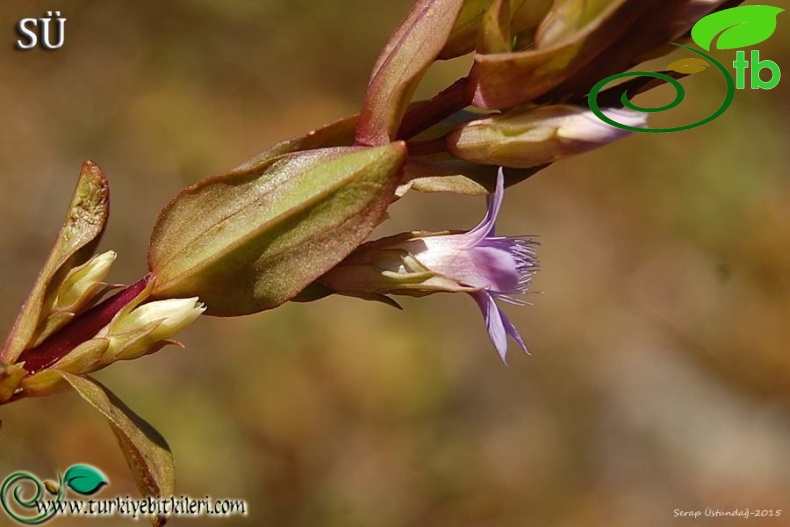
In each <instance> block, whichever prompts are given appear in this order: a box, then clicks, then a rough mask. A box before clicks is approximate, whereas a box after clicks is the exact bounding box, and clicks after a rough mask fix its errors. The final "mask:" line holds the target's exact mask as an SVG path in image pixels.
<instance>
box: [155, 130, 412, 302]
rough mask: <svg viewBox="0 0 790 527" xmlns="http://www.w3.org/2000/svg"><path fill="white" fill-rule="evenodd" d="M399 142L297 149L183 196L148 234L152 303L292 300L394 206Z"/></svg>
mask: <svg viewBox="0 0 790 527" xmlns="http://www.w3.org/2000/svg"><path fill="white" fill-rule="evenodd" d="M405 157H406V151H405V145H404V144H403V143H392V144H390V145H387V146H383V147H378V148H367V147H346V148H329V149H321V150H310V151H306V152H297V153H294V154H286V155H283V156H279V157H276V158H274V159H271V160H269V161H267V162H265V163H261V164H259V165H257V166H255V167H254V168H253V169H248V170H236V171H232V172H230V173H228V174H224V175H221V176H217V177H214V178H209V179H206V180H204V181H201V182H199V183H198V184H196V185H193V186H192V187H190V188H188V189H186V190H184V191H183V192H181V194H179V195H178V196H177V197H176V198H175V199H174V200H173V201H172V202H171V203H170V204H169V205H168V206H167V207H166V208H165V209H164V210H163V211H162V214H161V215H160V217H159V220H158V222H157V224H156V226H155V228H154V232H153V235H152V238H151V248H150V252H149V266H150V268H151V270H152V272H153V273H154V275H155V276H156V278H155V286H154V291H153V296H154V297H155V298H179V297H192V296H197V297H199V298H200V300H201V301H203V302H205V304H206V306H207V308H208V309H207V314H213V315H218V316H235V315H242V314H249V313H255V312H258V311H262V310H264V309H270V308H273V307H276V306H278V305H280V304H281V303H283V302H285V301H287V300H289V299H290V298H292V297H293V296H295V295H296V294H297V293H299V292H300V291H301V290H302V289H304V288H305V287H306V286H307V285H308V284H310V282H312V281H313V280H314V279H315V278H317V277H318V276H320V275H322V274H323V273H324V272H326V270H327V269H329V268H331V267H332V266H333V265H335V264H336V263H337V262H339V261H340V260H342V259H343V258H344V257H345V256H346V255H347V254H348V253H350V252H351V251H352V250H354V248H356V246H357V245H359V244H360V243H361V242H362V241H363V240H364V238H366V237H367V235H368V234H370V232H371V231H372V230H373V228H374V227H375V226H376V225H377V224H378V222H379V220H380V219H381V216H382V214H384V211H385V210H386V207H387V206H388V205H389V203H390V202H391V200H392V197H393V195H394V192H395V187H396V185H397V183H398V181H399V179H400V174H401V167H402V164H403V161H404V159H405Z"/></svg>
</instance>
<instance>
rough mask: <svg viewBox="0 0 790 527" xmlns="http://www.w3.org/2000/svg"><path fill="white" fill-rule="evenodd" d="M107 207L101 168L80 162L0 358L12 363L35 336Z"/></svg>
mask: <svg viewBox="0 0 790 527" xmlns="http://www.w3.org/2000/svg"><path fill="white" fill-rule="evenodd" d="M109 210H110V188H109V185H108V183H107V178H106V177H105V176H104V173H103V172H102V170H101V168H99V167H98V166H97V165H95V164H93V163H92V162H90V161H85V163H84V164H83V165H82V171H81V173H80V177H79V180H78V181H77V188H76V189H75V190H74V195H73V196H72V198H71V205H70V206H69V210H68V213H67V214H66V220H65V222H64V223H63V227H61V229H60V233H59V234H58V237H57V239H56V240H55V244H54V245H53V247H52V250H51V251H50V253H49V256H48V257H47V261H46V263H45V264H44V267H42V268H41V271H40V272H39V274H38V278H37V279H36V283H35V284H34V286H33V289H32V290H31V291H30V294H29V295H28V297H27V300H26V301H25V304H24V306H22V309H21V310H20V311H19V314H18V315H17V319H16V322H15V324H14V327H13V328H11V332H10V333H9V335H8V339H7V340H6V343H5V346H4V347H3V351H2V353H0V360H3V361H5V362H7V363H9V364H12V363H13V362H14V361H16V359H17V358H18V357H19V355H20V354H21V353H22V351H24V350H25V348H26V347H27V346H28V345H29V344H30V343H31V341H32V340H34V339H35V337H36V332H37V329H38V327H39V324H40V323H41V322H42V321H43V320H44V319H45V318H46V316H47V314H48V313H47V311H48V308H49V306H51V305H52V303H54V301H55V298H54V295H55V292H57V290H58V287H59V286H60V284H61V282H62V281H63V280H64V279H65V278H66V275H67V274H68V272H69V271H70V270H71V268H73V267H76V266H78V265H82V264H83V263H85V262H86V261H88V259H89V258H90V256H91V255H92V254H93V250H94V248H95V247H96V245H97V244H98V243H99V238H100V237H101V235H102V233H103V232H104V226H105V224H106V222H107V216H108V215H109Z"/></svg>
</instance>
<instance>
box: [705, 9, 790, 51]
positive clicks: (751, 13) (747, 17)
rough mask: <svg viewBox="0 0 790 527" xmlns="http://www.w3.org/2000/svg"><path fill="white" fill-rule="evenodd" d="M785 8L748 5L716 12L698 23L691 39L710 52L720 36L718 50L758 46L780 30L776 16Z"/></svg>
mask: <svg viewBox="0 0 790 527" xmlns="http://www.w3.org/2000/svg"><path fill="white" fill-rule="evenodd" d="M782 11H784V9H782V8H779V7H774V6H770V5H744V6H738V7H733V8H730V9H724V10H722V11H718V12H716V13H712V14H710V15H708V16H706V17H705V18H703V19H702V20H700V21H699V22H697V23H696V24H695V25H694V28H693V29H692V30H691V38H692V39H693V40H694V42H695V43H696V44H697V45H698V46H699V47H701V48H702V49H705V50H707V51H710V48H711V46H713V41H714V39H715V38H716V37H717V36H718V37H719V39H718V40H717V41H716V47H717V48H718V49H736V48H745V47H749V46H754V45H756V44H759V43H760V42H764V41H766V40H768V39H769V38H770V37H771V35H773V34H774V32H775V31H776V18H777V16H779V13H781V12H782Z"/></svg>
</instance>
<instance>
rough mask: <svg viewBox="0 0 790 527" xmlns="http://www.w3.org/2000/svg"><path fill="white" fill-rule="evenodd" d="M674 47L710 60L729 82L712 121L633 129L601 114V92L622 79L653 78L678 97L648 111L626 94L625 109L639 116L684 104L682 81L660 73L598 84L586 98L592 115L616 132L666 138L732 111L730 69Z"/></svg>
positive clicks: (634, 73)
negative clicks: (669, 85)
mask: <svg viewBox="0 0 790 527" xmlns="http://www.w3.org/2000/svg"><path fill="white" fill-rule="evenodd" d="M673 44H674V43H673ZM674 45H675V46H678V47H681V48H685V49H687V50H689V51H692V52H694V53H696V54H697V55H702V56H703V57H705V58H706V59H707V60H709V61H710V62H711V63H713V64H714V65H715V66H716V67H717V68H718V69H719V71H720V72H721V73H722V75H723V76H724V80H725V81H726V82H727V95H726V96H725V98H724V102H723V103H722V105H721V106H720V107H719V109H718V110H716V112H715V113H714V114H713V115H710V116H709V117H706V118H705V119H702V120H700V121H697V122H696V123H692V124H687V125H684V126H675V127H672V128H639V127H637V126H630V125H627V124H623V123H618V122H617V121H615V120H614V119H612V118H611V117H609V116H607V115H605V114H604V113H603V112H602V111H601V108H600V107H599V106H598V94H599V93H600V92H601V90H602V89H603V88H604V87H605V86H606V85H607V84H609V83H611V82H613V81H616V80H618V79H623V78H627V77H653V78H656V79H661V80H663V81H665V82H667V83H669V84H671V85H672V87H674V88H675V91H676V96H675V99H674V100H673V101H672V102H670V103H669V104H665V105H664V106H661V107H658V108H645V107H642V106H638V105H636V104H634V103H632V102H631V101H630V100H629V99H628V93H623V95H622V97H621V98H620V100H621V102H622V103H623V106H624V107H626V108H629V109H631V110H635V111H637V112H664V111H667V110H671V109H672V108H675V107H676V106H678V105H679V104H680V103H681V102H683V99H685V97H686V91H685V89H684V88H683V85H682V84H680V81H678V80H677V79H674V78H672V77H670V76H669V75H665V74H663V73H657V72H654V71H627V72H625V73H618V74H617V75H612V76H611V77H607V78H605V79H604V80H602V81H601V82H599V83H598V84H596V85H595V86H593V88H592V90H590V94H589V95H588V96H587V102H588V104H589V105H590V109H591V110H592V112H593V113H594V114H595V115H596V116H597V117H598V118H599V119H600V120H602V121H603V122H605V123H607V124H610V125H612V126H616V127H617V128H621V129H623V130H628V131H631V132H647V133H653V134H665V133H669V132H682V131H683V130H690V129H692V128H697V127H698V126H702V125H704V124H708V123H709V122H711V121H713V120H714V119H718V118H719V117H721V116H722V115H723V114H724V112H726V111H727V109H728V108H729V107H730V105H731V104H732V101H733V100H734V99H735V79H733V78H732V75H730V72H729V71H727V69H726V68H725V67H724V65H723V64H722V63H720V62H719V61H718V60H716V59H714V58H713V57H711V56H710V55H708V54H707V53H704V52H702V51H700V50H698V49H694V48H691V47H689V46H684V45H683V44H674Z"/></svg>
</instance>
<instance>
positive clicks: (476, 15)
mask: <svg viewBox="0 0 790 527" xmlns="http://www.w3.org/2000/svg"><path fill="white" fill-rule="evenodd" d="M491 2H492V0H466V1H465V2H464V5H463V7H462V8H461V12H460V13H459V14H458V18H457V19H456V21H455V24H454V25H453V29H452V31H451V32H450V36H449V37H447V43H446V44H445V45H444V48H443V49H442V51H441V53H439V57H438V58H439V59H441V60H447V59H452V58H455V57H460V56H461V55H466V54H467V53H471V52H472V51H474V50H475V45H476V44H477V34H478V32H479V31H480V23H481V21H482V19H483V14H485V12H486V10H487V9H488V6H489V5H491Z"/></svg>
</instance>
